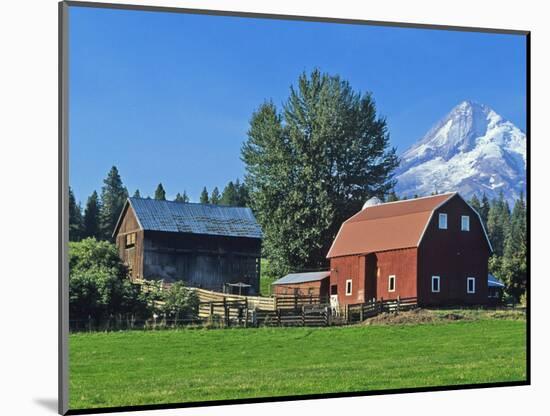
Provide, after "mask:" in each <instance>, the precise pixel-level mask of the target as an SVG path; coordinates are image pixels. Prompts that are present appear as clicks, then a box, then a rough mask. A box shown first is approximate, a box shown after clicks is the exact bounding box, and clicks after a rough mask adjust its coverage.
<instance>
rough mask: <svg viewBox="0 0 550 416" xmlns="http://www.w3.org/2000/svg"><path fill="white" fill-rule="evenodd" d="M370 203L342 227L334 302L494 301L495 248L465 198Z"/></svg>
mask: <svg viewBox="0 0 550 416" xmlns="http://www.w3.org/2000/svg"><path fill="white" fill-rule="evenodd" d="M365 205H366V206H365V207H364V208H363V210H361V211H360V212H359V213H357V214H355V215H354V216H352V217H351V218H349V219H348V220H347V221H345V222H344V223H343V224H342V226H341V228H340V230H339V232H338V235H337V236H336V239H335V240H334V242H333V244H332V247H331V248H330V250H329V253H328V255H327V258H329V259H330V269H331V274H330V289H329V290H330V294H331V302H332V303H338V305H339V306H342V305H345V304H354V303H363V302H365V301H368V300H371V299H373V298H376V299H381V298H383V299H396V298H397V297H401V298H408V297H416V298H417V299H418V303H419V304H420V305H424V306H428V305H466V304H486V303H487V301H488V289H487V287H488V285H487V275H488V259H489V256H490V255H491V252H492V248H491V243H490V242H489V239H488V237H487V233H486V232H485V229H484V227H483V224H482V222H481V219H480V217H479V215H478V213H477V212H476V211H475V210H474V209H473V208H472V207H471V206H470V205H469V204H468V203H467V202H466V201H465V200H464V199H463V198H462V197H461V196H460V195H459V194H458V193H447V194H441V195H435V196H430V197H424V198H416V199H411V200H404V201H398V202H389V203H378V204H365Z"/></svg>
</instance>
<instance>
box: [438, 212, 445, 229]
mask: <svg viewBox="0 0 550 416" xmlns="http://www.w3.org/2000/svg"><path fill="white" fill-rule="evenodd" d="M438 218H439V221H438V226H439V229H440V230H446V229H447V213H446V212H440V213H439V217H438ZM443 221H444V222H445V223H444V224H442V222H443Z"/></svg>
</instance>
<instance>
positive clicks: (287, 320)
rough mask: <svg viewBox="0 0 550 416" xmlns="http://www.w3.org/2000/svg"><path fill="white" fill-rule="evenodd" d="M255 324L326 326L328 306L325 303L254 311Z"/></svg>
mask: <svg viewBox="0 0 550 416" xmlns="http://www.w3.org/2000/svg"><path fill="white" fill-rule="evenodd" d="M254 313H255V322H254V323H255V325H256V326H328V325H330V324H331V314H330V308H329V307H328V306H326V305H303V306H302V307H300V308H299V309H288V308H287V309H277V310H275V311H273V312H267V311H255V312H254Z"/></svg>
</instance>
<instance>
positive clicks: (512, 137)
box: [395, 101, 527, 203]
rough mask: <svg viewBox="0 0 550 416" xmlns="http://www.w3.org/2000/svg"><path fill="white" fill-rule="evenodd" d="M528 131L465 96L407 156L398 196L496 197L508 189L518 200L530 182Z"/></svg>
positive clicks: (401, 169)
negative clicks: (444, 194)
mask: <svg viewBox="0 0 550 416" xmlns="http://www.w3.org/2000/svg"><path fill="white" fill-rule="evenodd" d="M526 146H527V144H526V137H525V133H524V132H522V131H521V130H520V129H518V128H517V127H516V126H515V125H514V124H513V123H511V122H510V121H508V120H505V119H504V118H502V117H501V116H500V115H499V114H497V113H496V112H495V111H494V110H492V109H491V108H489V107H487V106H486V105H483V104H478V103H474V102H472V101H464V102H462V103H460V104H459V105H457V106H456V107H455V108H453V109H452V110H451V112H450V113H449V114H447V116H445V117H444V118H443V119H442V120H441V121H439V122H438V123H437V124H436V125H435V126H434V127H432V128H431V129H430V131H428V133H427V134H426V135H425V136H424V137H423V138H422V139H421V140H420V141H418V142H417V143H415V144H414V145H413V146H412V147H410V148H409V149H407V150H406V151H405V152H404V153H403V154H402V155H401V165H400V167H399V168H398V170H397V172H396V179H397V185H396V187H395V190H396V192H397V194H398V195H406V196H408V197H411V196H413V195H414V194H418V195H421V196H422V195H430V194H431V193H432V192H435V191H437V192H449V191H458V192H459V193H460V194H461V195H462V196H463V197H465V198H468V199H469V198H470V197H471V196H473V194H477V195H478V196H480V195H481V194H482V193H483V192H485V194H486V195H487V196H488V197H489V198H490V199H491V198H495V197H497V196H498V194H499V192H500V191H501V190H502V192H503V193H504V197H505V198H506V199H507V200H508V201H509V203H513V201H514V200H515V199H516V198H518V197H519V195H520V192H521V191H522V190H523V191H524V192H525V187H526V153H527V147H526Z"/></svg>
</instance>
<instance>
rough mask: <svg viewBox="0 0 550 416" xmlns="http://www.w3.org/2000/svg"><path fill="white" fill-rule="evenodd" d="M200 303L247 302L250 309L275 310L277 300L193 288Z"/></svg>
mask: <svg viewBox="0 0 550 416" xmlns="http://www.w3.org/2000/svg"><path fill="white" fill-rule="evenodd" d="M193 290H194V291H195V293H196V294H197V296H198V297H199V301H200V302H205V303H208V302H223V301H224V299H225V301H226V302H246V303H247V305H248V309H262V310H269V311H274V310H275V298H272V297H267V296H244V295H230V294H227V293H221V292H213V291H211V290H205V289H198V288H193Z"/></svg>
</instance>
